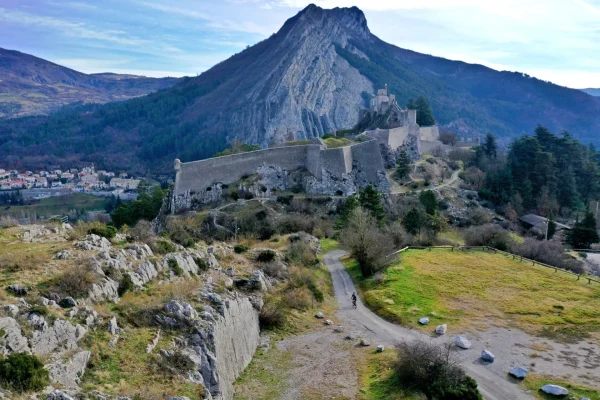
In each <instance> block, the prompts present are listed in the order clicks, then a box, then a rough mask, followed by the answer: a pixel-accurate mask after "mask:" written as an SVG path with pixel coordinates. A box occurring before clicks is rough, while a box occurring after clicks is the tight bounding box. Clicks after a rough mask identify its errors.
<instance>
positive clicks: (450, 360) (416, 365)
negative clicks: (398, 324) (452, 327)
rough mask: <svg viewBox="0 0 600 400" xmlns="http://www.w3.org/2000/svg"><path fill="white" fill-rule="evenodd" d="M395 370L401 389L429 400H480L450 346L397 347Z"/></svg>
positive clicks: (419, 343) (415, 344)
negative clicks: (404, 388)
mask: <svg viewBox="0 0 600 400" xmlns="http://www.w3.org/2000/svg"><path fill="white" fill-rule="evenodd" d="M395 369H396V377H397V378H398V381H399V382H400V383H401V384H402V386H403V387H406V388H408V389H413V390H418V391H420V392H422V393H423V394H425V395H426V396H427V398H429V399H438V400H459V399H460V400H480V399H482V397H481V394H479V391H478V390H477V383H476V382H475V381H474V380H473V379H472V378H470V377H468V376H467V375H465V373H464V371H463V370H462V368H461V367H460V364H459V361H458V358H457V355H456V353H455V352H453V351H452V348H451V346H450V345H447V346H439V345H437V344H434V343H428V342H423V341H411V342H404V343H401V344H400V346H399V347H398V362H397V364H396V368H395Z"/></svg>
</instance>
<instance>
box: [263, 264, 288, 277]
mask: <svg viewBox="0 0 600 400" xmlns="http://www.w3.org/2000/svg"><path fill="white" fill-rule="evenodd" d="M262 270H263V272H264V273H265V274H267V276H270V277H271V278H279V279H284V278H286V277H287V276H288V271H287V268H286V267H285V264H283V263H279V262H277V261H272V262H268V263H265V265H263V267H262Z"/></svg>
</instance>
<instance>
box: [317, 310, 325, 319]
mask: <svg viewBox="0 0 600 400" xmlns="http://www.w3.org/2000/svg"><path fill="white" fill-rule="evenodd" d="M315 317H317V318H319V319H323V318H325V314H323V313H322V312H321V311H319V312H318V313H317V314H316V315H315Z"/></svg>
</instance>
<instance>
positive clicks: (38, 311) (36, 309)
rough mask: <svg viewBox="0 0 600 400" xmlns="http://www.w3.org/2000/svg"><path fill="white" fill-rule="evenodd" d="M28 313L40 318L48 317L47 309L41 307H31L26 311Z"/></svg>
mask: <svg viewBox="0 0 600 400" xmlns="http://www.w3.org/2000/svg"><path fill="white" fill-rule="evenodd" d="M28 312H29V313H30V314H37V315H40V316H42V317H45V316H47V315H48V309H47V308H46V306H42V305H38V306H33V307H31V308H30V309H29V310H28Z"/></svg>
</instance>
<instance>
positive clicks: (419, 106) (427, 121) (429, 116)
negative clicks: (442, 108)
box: [414, 96, 435, 126]
mask: <svg viewBox="0 0 600 400" xmlns="http://www.w3.org/2000/svg"><path fill="white" fill-rule="evenodd" d="M414 106H415V109H416V110H417V124H419V125H420V126H432V125H435V118H434V117H433V112H432V111H431V107H430V106H429V103H428V102H427V100H425V98H424V97H423V96H421V97H419V98H418V99H417V101H416V102H415V103H414Z"/></svg>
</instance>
